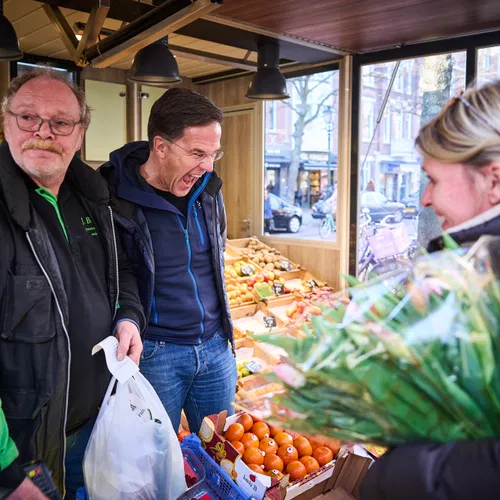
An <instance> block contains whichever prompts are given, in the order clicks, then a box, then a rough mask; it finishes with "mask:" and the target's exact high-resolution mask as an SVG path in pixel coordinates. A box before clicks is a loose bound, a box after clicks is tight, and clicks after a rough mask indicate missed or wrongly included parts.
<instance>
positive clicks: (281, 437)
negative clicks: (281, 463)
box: [273, 431, 293, 446]
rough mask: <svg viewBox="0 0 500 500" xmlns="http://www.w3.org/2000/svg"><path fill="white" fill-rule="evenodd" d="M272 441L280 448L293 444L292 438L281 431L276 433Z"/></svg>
mask: <svg viewBox="0 0 500 500" xmlns="http://www.w3.org/2000/svg"><path fill="white" fill-rule="evenodd" d="M273 439H274V440H275V441H276V443H278V446H282V445H284V444H293V437H292V436H290V434H288V432H283V431H280V432H277V433H276V434H275V435H274V438H273Z"/></svg>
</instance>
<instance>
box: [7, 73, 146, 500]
mask: <svg viewBox="0 0 500 500" xmlns="http://www.w3.org/2000/svg"><path fill="white" fill-rule="evenodd" d="M2 114H3V117H4V126H5V141H3V142H2V143H1V144H0V333H1V334H0V400H1V404H2V410H3V412H4V414H5V417H6V420H7V424H8V427H9V431H10V438H11V439H12V440H13V442H14V443H15V444H16V447H17V450H18V452H19V456H18V458H15V457H16V454H17V453H16V450H15V448H14V446H13V445H12V441H10V439H8V438H7V426H6V425H5V423H4V422H3V420H2V419H1V415H0V459H1V460H0V469H1V470H0V498H2V497H3V495H4V494H5V492H7V493H10V492H12V493H11V494H10V498H16V499H18V498H19V499H21V498H22V499H28V498H37V499H38V498H42V497H43V496H42V494H41V493H40V492H39V491H38V493H37V490H36V488H35V487H34V485H33V484H32V483H30V482H29V481H26V480H25V477H24V474H23V472H22V468H21V466H20V465H22V464H24V463H26V462H28V461H31V460H35V459H41V460H43V461H44V462H46V464H47V466H48V467H49V468H50V469H51V470H52V474H53V477H54V480H55V482H56V483H57V485H58V486H59V488H60V489H61V491H62V490H63V489H64V488H65V487H66V490H67V491H66V492H67V495H66V498H67V499H68V498H69V499H71V498H74V497H75V494H76V490H77V489H78V487H80V486H82V485H83V470H82V460H83V453H84V451H85V445H86V442H87V440H88V438H89V435H90V432H91V430H92V426H93V422H94V421H95V417H96V415H97V412H98V407H99V405H100V404H101V403H102V399H103V397H104V394H105V391H106V388H107V386H108V384H109V380H110V375H109V371H108V369H107V367H106V363H105V361H104V357H103V356H96V357H92V354H91V353H92V347H93V346H94V345H95V344H97V343H98V342H100V341H101V340H103V339H104V338H106V337H107V336H109V335H111V333H112V332H113V331H115V333H116V336H117V337H118V339H119V347H118V357H119V358H121V357H123V356H125V354H127V353H129V355H130V356H131V357H132V358H133V359H135V361H136V362H137V363H138V362H139V356H140V353H141V350H142V343H141V338H140V334H139V330H140V329H142V328H143V327H144V323H145V320H144V316H143V311H142V307H141V304H140V301H139V296H138V293H137V284H136V281H135V279H134V276H133V274H132V271H131V269H130V268H129V267H128V264H127V262H126V259H125V254H124V253H123V250H121V247H120V246H119V244H118V241H117V240H116V238H115V230H114V224H113V217H112V210H111V208H110V207H109V188H108V186H107V184H106V183H105V182H104V181H103V179H102V178H101V176H99V174H97V173H96V172H95V171H94V170H93V169H92V168H90V167H89V166H88V165H85V164H84V163H83V162H82V161H80V160H79V159H78V158H77V157H76V156H75V154H76V152H77V151H78V150H79V149H80V147H81V144H82V141H83V136H84V133H85V130H86V129H87V126H88V124H89V122H90V112H89V108H88V106H87V105H86V104H85V99H84V96H83V94H82V93H81V92H80V91H79V90H78V89H76V88H74V87H73V86H72V85H71V84H70V83H69V82H68V81H67V80H65V79H64V78H62V77H61V76H60V75H59V74H58V73H55V72H52V71H50V70H43V69H42V70H37V71H34V72H32V73H26V74H23V75H22V76H20V77H19V78H17V79H15V80H13V81H12V83H11V84H10V86H9V89H8V91H7V94H6V96H5V98H4V100H3V103H2ZM123 438H124V439H126V436H124V437H123ZM4 444H5V445H6V446H7V451H5V448H4ZM4 454H5V461H4V459H3V455H4ZM33 490H34V491H33ZM43 498H45V497H43Z"/></svg>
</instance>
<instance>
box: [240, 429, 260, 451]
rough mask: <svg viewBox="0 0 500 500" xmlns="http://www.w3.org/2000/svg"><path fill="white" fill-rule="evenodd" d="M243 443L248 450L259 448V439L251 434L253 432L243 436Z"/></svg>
mask: <svg viewBox="0 0 500 500" xmlns="http://www.w3.org/2000/svg"><path fill="white" fill-rule="evenodd" d="M240 441H241V443H242V444H243V446H244V447H245V449H246V448H258V447H259V443H260V441H259V438H258V437H257V436H256V435H255V434H253V433H251V432H245V434H243V437H242V438H241V439H240Z"/></svg>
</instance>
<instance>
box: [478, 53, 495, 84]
mask: <svg viewBox="0 0 500 500" xmlns="http://www.w3.org/2000/svg"><path fill="white" fill-rule="evenodd" d="M477 61H478V67H477V82H478V84H480V85H482V84H483V83H487V82H491V81H493V80H497V79H498V78H500V47H486V48H484V49H479V50H478V51H477Z"/></svg>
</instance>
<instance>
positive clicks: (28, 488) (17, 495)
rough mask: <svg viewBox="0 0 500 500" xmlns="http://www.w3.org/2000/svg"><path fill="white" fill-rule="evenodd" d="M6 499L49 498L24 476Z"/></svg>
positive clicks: (31, 499)
mask: <svg viewBox="0 0 500 500" xmlns="http://www.w3.org/2000/svg"><path fill="white" fill-rule="evenodd" d="M6 500H49V499H48V497H46V496H45V495H44V494H43V493H42V492H41V491H40V490H39V489H38V488H37V487H36V486H35V485H34V484H33V483H32V482H31V481H30V480H29V479H28V478H26V479H25V480H24V481H23V482H22V483H21V484H20V485H19V486H18V487H17V488H16V489H15V490H14V491H13V492H12V493H11V494H10V495H9V496H8V497H7V498H6Z"/></svg>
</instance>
